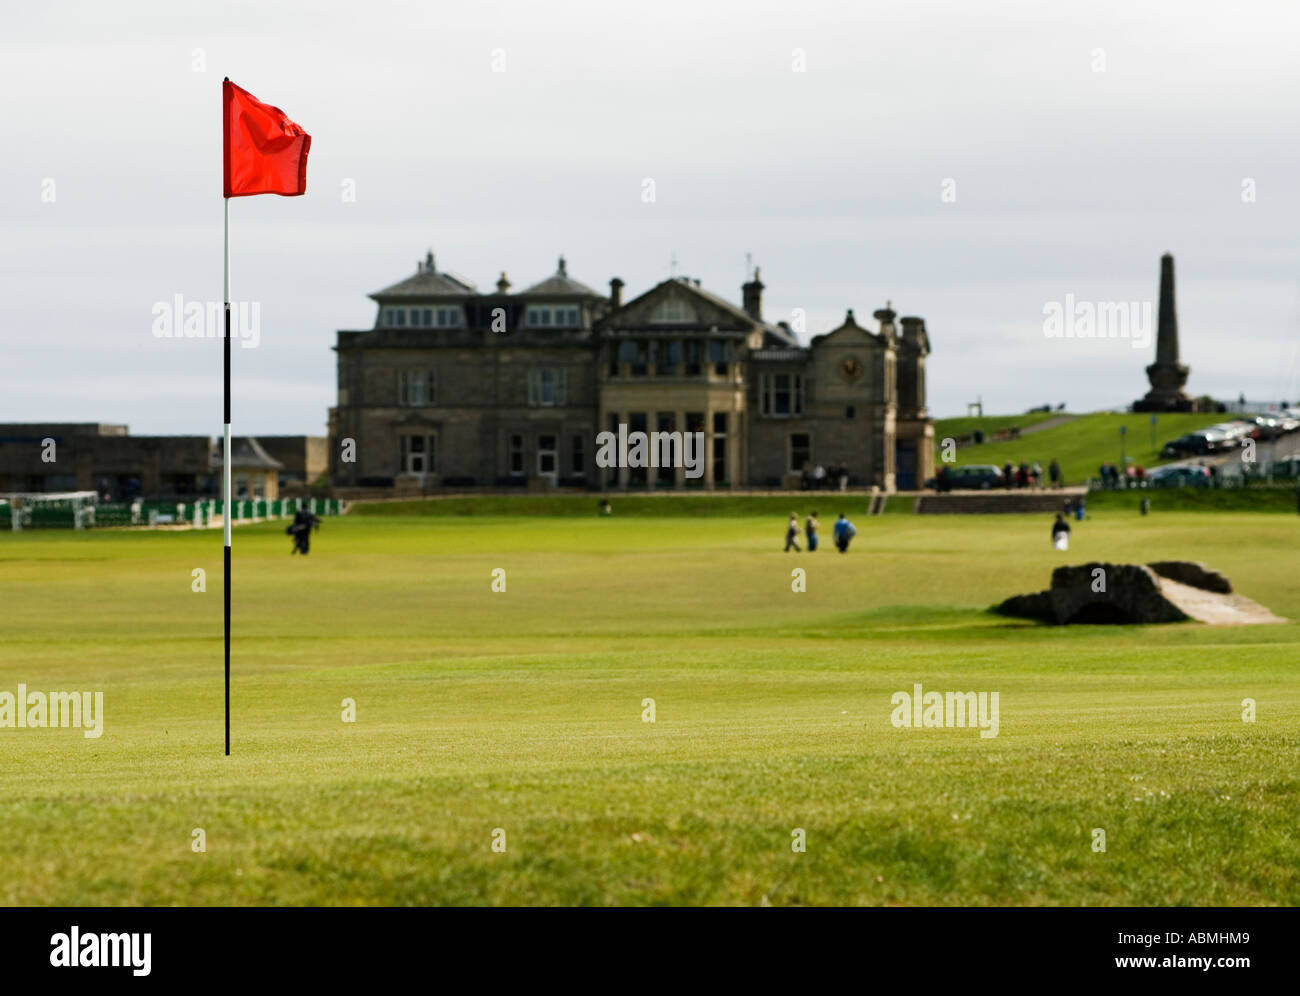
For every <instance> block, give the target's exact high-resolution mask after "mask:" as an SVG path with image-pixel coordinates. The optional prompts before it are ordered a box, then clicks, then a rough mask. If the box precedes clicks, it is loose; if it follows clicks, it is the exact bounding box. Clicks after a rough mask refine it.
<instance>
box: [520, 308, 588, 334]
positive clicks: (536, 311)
mask: <svg viewBox="0 0 1300 996" xmlns="http://www.w3.org/2000/svg"><path fill="white" fill-rule="evenodd" d="M524 323H525V324H526V325H528V326H529V327H531V328H543V329H548V328H549V329H576V328H578V327H579V326H580V324H581V323H580V322H579V319H578V306H577V305H576V304H530V305H529V306H528V310H527V312H525V316H524Z"/></svg>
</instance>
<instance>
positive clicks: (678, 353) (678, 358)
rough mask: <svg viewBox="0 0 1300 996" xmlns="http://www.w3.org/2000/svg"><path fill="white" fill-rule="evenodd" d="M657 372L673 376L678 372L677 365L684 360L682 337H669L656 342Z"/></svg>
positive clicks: (660, 374)
mask: <svg viewBox="0 0 1300 996" xmlns="http://www.w3.org/2000/svg"><path fill="white" fill-rule="evenodd" d="M655 345H656V347H657V349H656V352H655V373H656V374H658V375H659V376H660V377H672V376H674V375H675V374H676V373H677V365H678V364H679V363H681V362H682V343H681V340H680V339H667V340H664V341H662V342H657V343H655Z"/></svg>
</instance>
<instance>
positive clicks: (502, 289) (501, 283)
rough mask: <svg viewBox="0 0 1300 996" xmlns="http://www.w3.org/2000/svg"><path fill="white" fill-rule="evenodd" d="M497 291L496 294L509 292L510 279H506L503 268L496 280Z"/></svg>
mask: <svg viewBox="0 0 1300 996" xmlns="http://www.w3.org/2000/svg"><path fill="white" fill-rule="evenodd" d="M497 293H498V294H509V293H510V281H509V280H507V279H506V271H505V270H502V271H501V279H500V280H498V281H497Z"/></svg>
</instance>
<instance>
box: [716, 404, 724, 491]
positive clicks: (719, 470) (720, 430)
mask: <svg viewBox="0 0 1300 996" xmlns="http://www.w3.org/2000/svg"><path fill="white" fill-rule="evenodd" d="M713 482H714V483H715V484H725V483H726V482H727V413H726V412H714V413H713Z"/></svg>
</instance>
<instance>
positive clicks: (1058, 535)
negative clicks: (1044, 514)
mask: <svg viewBox="0 0 1300 996" xmlns="http://www.w3.org/2000/svg"><path fill="white" fill-rule="evenodd" d="M1052 546H1054V547H1056V548H1057V549H1058V550H1068V549H1069V547H1070V524H1069V523H1068V522H1066V521H1065V516H1063V515H1062V514H1061V513H1060V512H1057V513H1056V521H1055V522H1053V523H1052Z"/></svg>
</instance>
